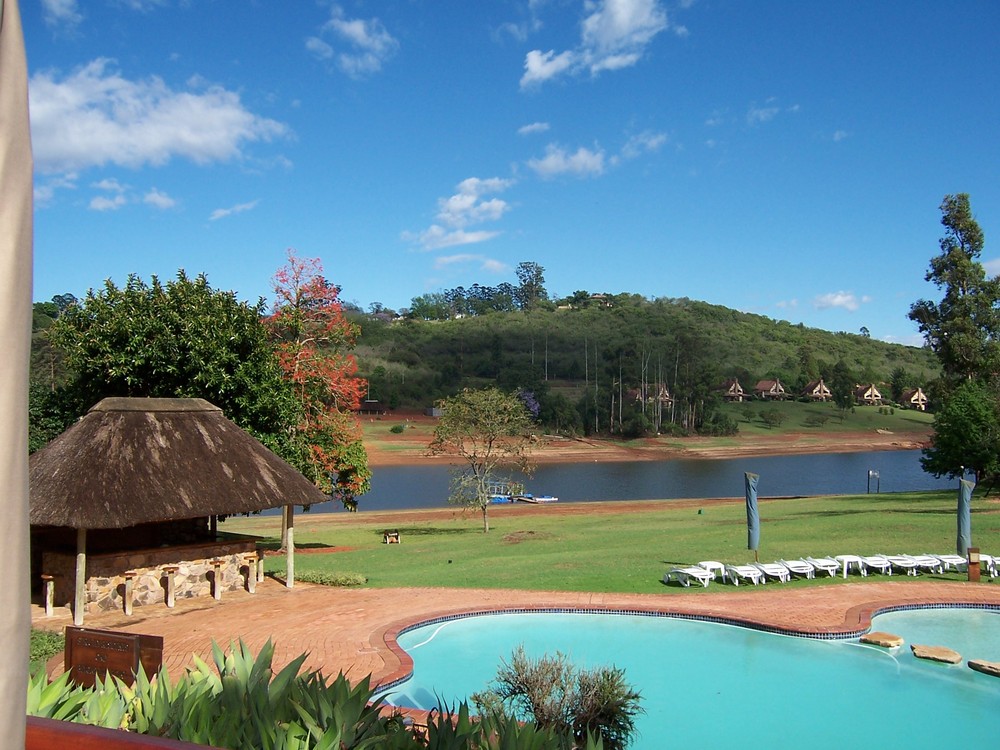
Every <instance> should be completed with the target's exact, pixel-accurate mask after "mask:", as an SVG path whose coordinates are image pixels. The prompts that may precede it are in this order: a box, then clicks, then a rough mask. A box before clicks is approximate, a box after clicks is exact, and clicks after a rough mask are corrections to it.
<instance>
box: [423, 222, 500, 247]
mask: <svg viewBox="0 0 1000 750" xmlns="http://www.w3.org/2000/svg"><path fill="white" fill-rule="evenodd" d="M499 234H500V232H498V231H487V230H478V231H475V232H467V231H465V230H464V229H453V230H448V229H446V228H445V227H442V226H440V225H439V224H431V226H429V227H428V228H427V229H425V230H424V231H423V232H421V233H420V234H419V235H417V236H416V237H414V236H413V235H412V234H410V233H408V232H404V233H403V239H406V240H414V239H415V240H416V241H417V242H418V243H420V245H421V247H423V248H424V250H440V249H441V248H444V247H456V246H458V245H475V244H477V243H480V242H486V241H487V240H491V239H493V238H494V237H496V236H497V235H499Z"/></svg>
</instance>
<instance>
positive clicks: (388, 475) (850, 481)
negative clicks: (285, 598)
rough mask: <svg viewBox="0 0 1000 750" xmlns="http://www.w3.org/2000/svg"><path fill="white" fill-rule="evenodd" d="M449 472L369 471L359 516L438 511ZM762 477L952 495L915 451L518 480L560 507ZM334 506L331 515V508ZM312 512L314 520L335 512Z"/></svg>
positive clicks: (762, 490)
mask: <svg viewBox="0 0 1000 750" xmlns="http://www.w3.org/2000/svg"><path fill="white" fill-rule="evenodd" d="M450 469H451V467H448V466H442V465H435V466H384V467H378V468H376V469H375V470H374V475H373V477H372V489H371V492H369V493H368V494H367V495H364V496H363V497H361V498H359V502H358V507H359V509H360V512H362V513H363V512H364V511H373V510H404V509H412V508H443V507H446V506H447V497H448V484H449V481H450V476H451V474H450ZM747 471H752V472H754V473H756V474H760V482H759V484H758V488H757V491H758V494H759V496H760V497H783V496H790V495H791V496H795V495H842V494H852V493H855V494H856V493H864V492H866V491H867V490H868V481H869V479H868V472H869V471H877V472H878V477H877V479H876V478H873V479H872V480H871V491H872V492H875V491H876V488H878V489H880V490H881V491H882V492H903V491H909V490H932V489H948V488H952V487H955V488H957V486H958V485H957V482H956V481H955V480H950V479H935V478H934V477H933V476H931V475H930V474H927V473H925V472H924V471H923V469H922V468H921V467H920V451H919V450H909V451H872V452H865V453H819V454H804V455H795V456H753V457H745V458H720V459H705V458H699V459H672V460H669V461H620V462H610V463H599V462H594V463H569V464H541V465H539V466H538V467H537V469H536V470H535V473H534V475H533V476H532V477H530V478H525V479H523V481H524V483H525V488H526V490H527V491H528V492H531V493H534V494H536V495H555V496H556V497H558V498H559V501H560V502H593V501H600V500H654V499H681V498H702V497H704V498H713V497H743V494H744V489H743V473H744V472H747ZM335 505H336V507H335ZM339 505H340V504H339V503H336V504H334V503H324V504H322V505H320V506H313V512H328V511H330V510H336V509H339Z"/></svg>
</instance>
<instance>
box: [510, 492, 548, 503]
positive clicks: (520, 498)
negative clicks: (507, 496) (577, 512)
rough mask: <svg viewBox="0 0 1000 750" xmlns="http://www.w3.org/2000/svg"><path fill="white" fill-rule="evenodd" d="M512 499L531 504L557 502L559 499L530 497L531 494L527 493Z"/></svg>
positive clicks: (546, 496)
mask: <svg viewBox="0 0 1000 750" xmlns="http://www.w3.org/2000/svg"><path fill="white" fill-rule="evenodd" d="M514 499H515V500H517V501H518V502H521V503H532V504H539V503H557V502H559V498H558V497H554V496H553V495H532V494H531V493H528V494H526V495H518V496H517V497H516V498H514Z"/></svg>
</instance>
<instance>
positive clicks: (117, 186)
mask: <svg viewBox="0 0 1000 750" xmlns="http://www.w3.org/2000/svg"><path fill="white" fill-rule="evenodd" d="M90 186H91V187H93V188H97V189H98V190H107V191H109V192H112V193H124V192H125V191H126V190H128V185H122V184H121V183H120V182H118V180H116V179H114V178H105V179H103V180H100V181H99V182H92V183H90Z"/></svg>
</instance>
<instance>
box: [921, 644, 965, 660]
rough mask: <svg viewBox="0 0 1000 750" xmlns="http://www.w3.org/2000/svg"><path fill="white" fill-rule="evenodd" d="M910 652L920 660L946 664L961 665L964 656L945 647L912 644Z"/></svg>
mask: <svg viewBox="0 0 1000 750" xmlns="http://www.w3.org/2000/svg"><path fill="white" fill-rule="evenodd" d="M910 650H911V651H913V655H914V656H915V657H917V658H918V659H929V660H930V661H940V662H944V663H945V664H959V663H961V661H962V655H961V654H960V653H958V652H957V651H952V650H951V649H950V648H945V647H944V646H921V645H919V644H916V643H911V644H910Z"/></svg>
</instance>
